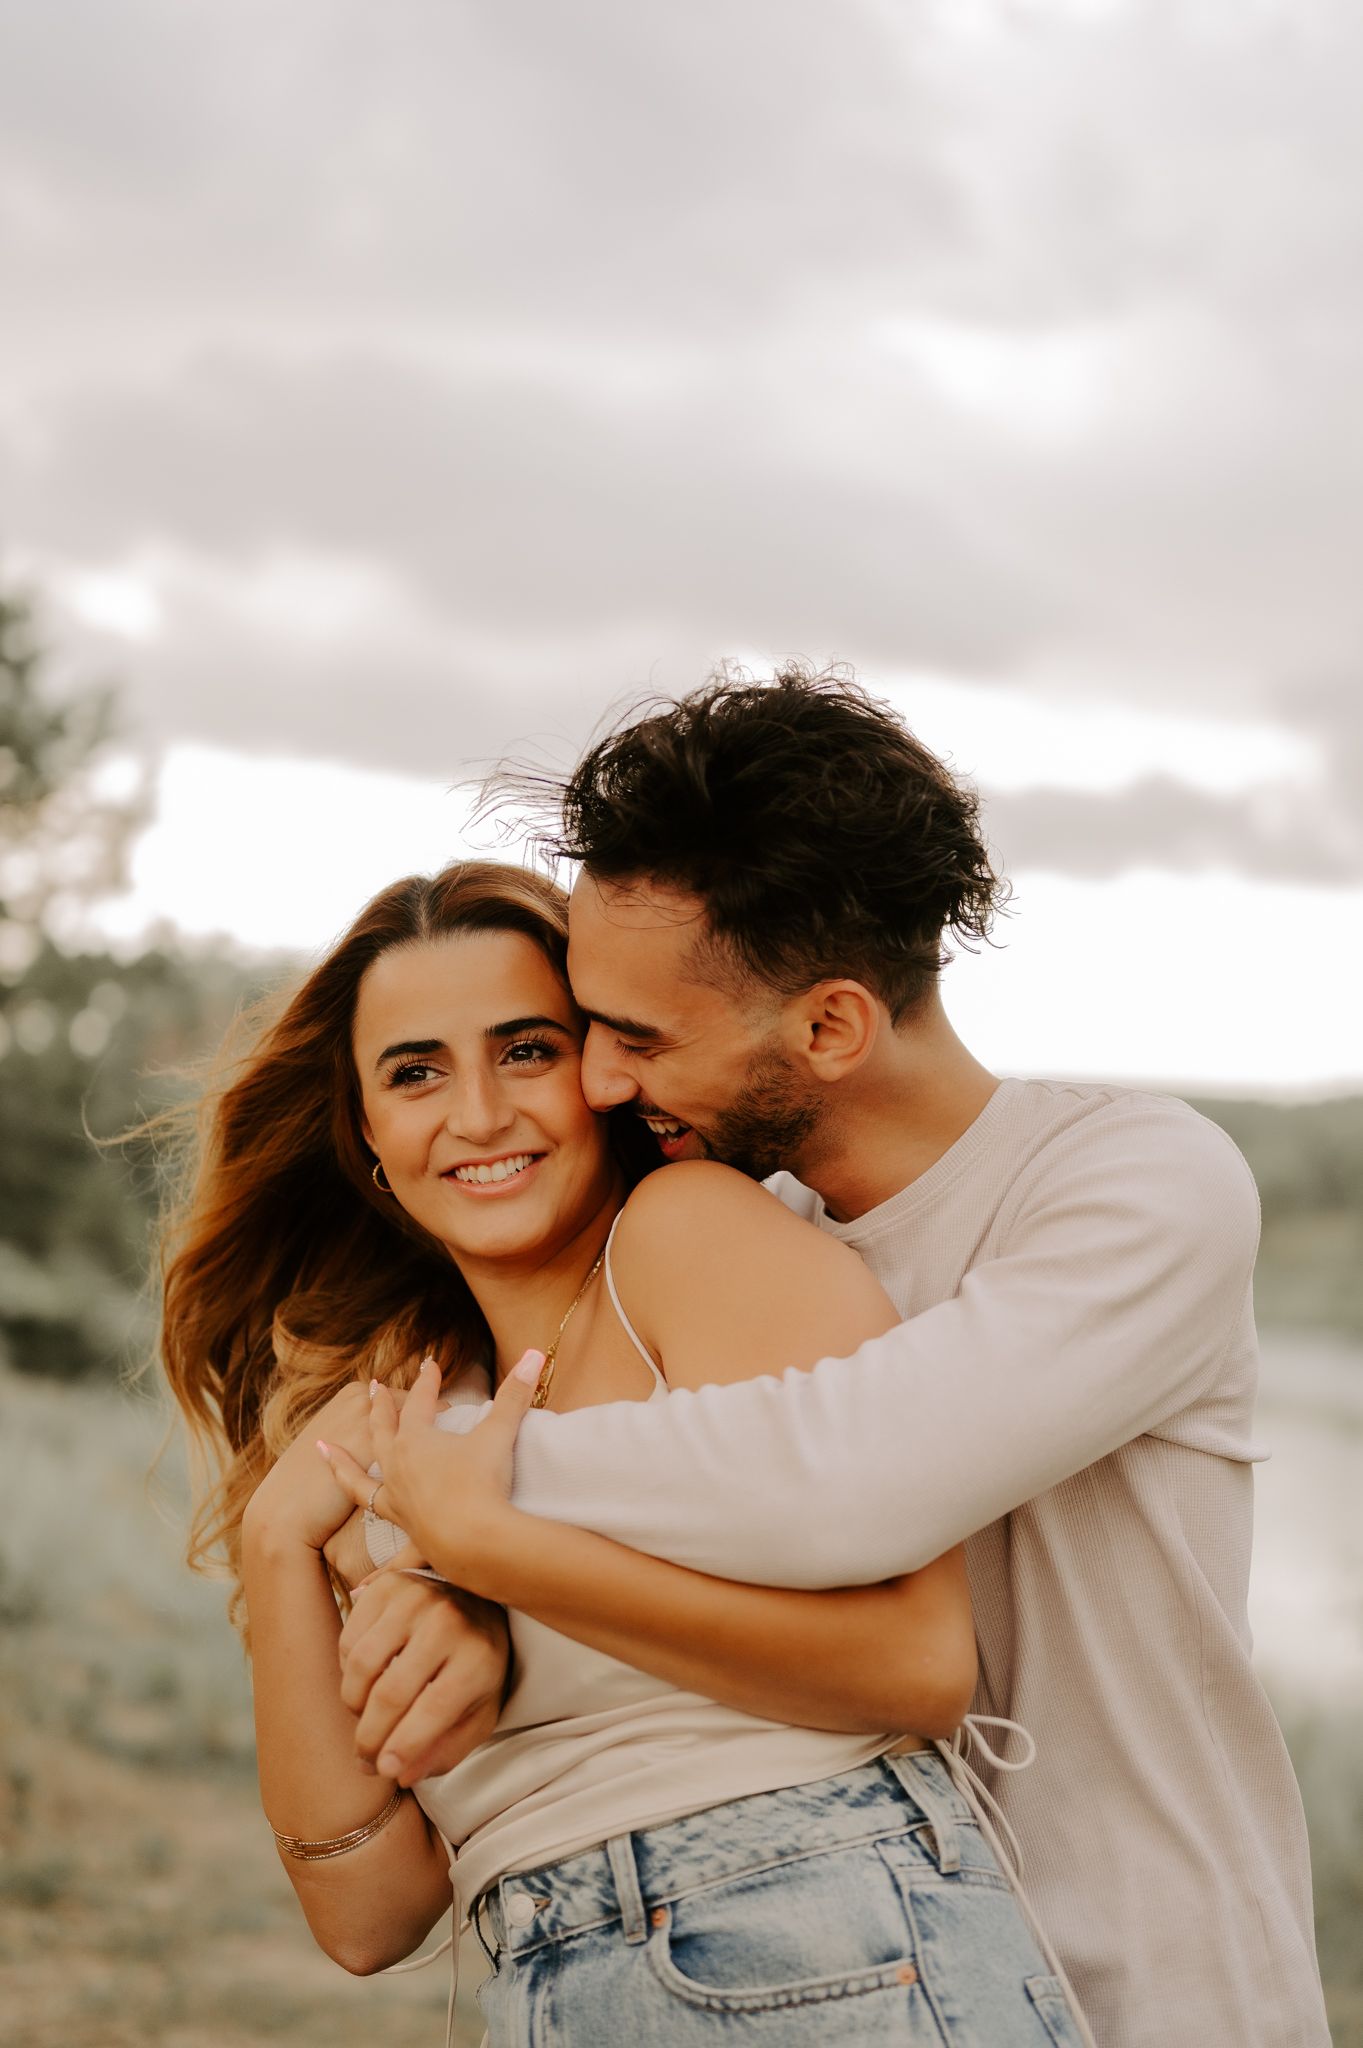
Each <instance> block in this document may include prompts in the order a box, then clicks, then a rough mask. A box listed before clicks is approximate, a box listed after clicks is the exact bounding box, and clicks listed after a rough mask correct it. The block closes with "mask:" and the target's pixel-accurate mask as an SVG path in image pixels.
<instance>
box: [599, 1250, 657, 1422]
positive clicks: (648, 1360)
mask: <svg viewBox="0 0 1363 2048" xmlns="http://www.w3.org/2000/svg"><path fill="white" fill-rule="evenodd" d="M624 1213H625V1212H624V1210H623V1209H622V1210H621V1211H620V1215H619V1216H617V1217H616V1219H615V1221H614V1223H612V1225H611V1228H610V1236H609V1237H608V1238H607V1239H606V1255H605V1258H604V1259H603V1260H602V1271H603V1272H604V1273H605V1276H606V1291H607V1293H608V1294H609V1295H610V1298H611V1307H612V1308H613V1309H614V1310H615V1313H616V1315H617V1316H619V1318H620V1327H621V1329H622V1330H623V1331H624V1333H625V1335H626V1336H627V1337H628V1338H629V1341H630V1343H631V1344H632V1345H633V1346H634V1348H635V1350H636V1351H637V1352H638V1354H639V1356H640V1358H642V1359H643V1361H644V1364H645V1365H646V1366H647V1367H648V1369H649V1371H650V1372H651V1373H652V1375H653V1377H654V1379H655V1380H656V1381H657V1383H658V1385H659V1386H660V1387H662V1388H664V1389H666V1386H667V1381H666V1380H665V1379H664V1378H663V1376H662V1374H661V1373H660V1372H659V1370H658V1368H657V1366H656V1365H655V1364H654V1362H653V1355H652V1353H651V1352H650V1351H649V1348H648V1346H647V1345H646V1344H645V1342H644V1340H643V1338H642V1337H641V1336H640V1335H639V1332H638V1331H637V1330H636V1329H635V1327H634V1325H633V1323H632V1322H631V1321H630V1319H629V1317H628V1316H627V1315H626V1314H625V1311H624V1308H623V1306H622V1304H621V1301H620V1294H619V1290H618V1288H617V1287H616V1285H615V1275H614V1273H613V1272H612V1271H611V1244H612V1241H613V1240H614V1237H615V1233H616V1231H617V1230H618V1229H619V1228H620V1216H623V1215H624Z"/></svg>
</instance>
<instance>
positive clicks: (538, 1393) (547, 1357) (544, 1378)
mask: <svg viewBox="0 0 1363 2048" xmlns="http://www.w3.org/2000/svg"><path fill="white" fill-rule="evenodd" d="M605 1256H606V1247H605V1246H604V1245H602V1247H601V1249H600V1251H599V1252H598V1253H597V1255H596V1258H595V1260H594V1261H593V1264H592V1270H591V1272H590V1273H588V1275H587V1277H586V1279H585V1280H584V1281H583V1283H582V1285H581V1286H580V1287H579V1288H578V1290H577V1293H576V1294H575V1295H574V1296H573V1298H572V1300H571V1301H570V1302H569V1303H568V1306H567V1308H566V1309H565V1310H564V1312H563V1321H562V1322H561V1323H560V1324H559V1326H558V1328H557V1329H556V1330H555V1332H554V1341H553V1343H552V1344H551V1345H550V1346H549V1349H548V1350H547V1351H546V1352H545V1354H544V1364H543V1365H542V1366H541V1367H540V1376H539V1378H538V1379H537V1380H536V1382H535V1391H534V1394H533V1396H532V1397H531V1401H530V1406H531V1407H532V1408H544V1407H547V1406H548V1403H549V1390H550V1388H551V1387H552V1386H553V1384H554V1360H555V1359H556V1358H557V1357H558V1347H559V1344H560V1342H561V1341H562V1337H563V1332H564V1331H565V1330H566V1329H567V1327H568V1325H569V1323H570V1322H571V1321H572V1319H573V1310H574V1309H575V1308H576V1307H577V1305H578V1303H579V1302H580V1301H581V1299H582V1297H583V1295H584V1294H585V1293H586V1292H587V1289H588V1288H589V1287H590V1286H591V1284H592V1282H593V1280H595V1278H596V1276H597V1274H598V1273H599V1272H600V1271H601V1262H602V1260H603V1259H604V1258H605Z"/></svg>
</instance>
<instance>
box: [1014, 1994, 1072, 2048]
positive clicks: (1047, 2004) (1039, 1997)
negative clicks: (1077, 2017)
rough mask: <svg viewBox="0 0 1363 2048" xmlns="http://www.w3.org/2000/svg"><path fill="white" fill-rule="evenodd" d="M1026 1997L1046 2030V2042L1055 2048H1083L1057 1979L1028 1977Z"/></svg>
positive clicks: (1067, 2002)
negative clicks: (1050, 2042)
mask: <svg viewBox="0 0 1363 2048" xmlns="http://www.w3.org/2000/svg"><path fill="white" fill-rule="evenodd" d="M1027 1996H1028V1997H1029V1998H1030V1999H1031V2001H1032V2006H1033V2009H1034V2010H1035V2012H1036V2015H1037V2018H1038V2019H1039V2020H1040V2021H1041V2024H1042V2026H1043V2027H1044V2028H1045V2029H1046V2038H1047V2040H1049V2041H1053V2042H1054V2043H1055V2048H1083V2043H1082V2041H1081V2039H1080V2034H1079V2029H1078V2027H1076V2025H1075V2024H1074V2014H1073V2012H1072V2011H1071V2009H1070V2002H1069V1999H1068V1998H1067V1997H1066V1995H1065V1987H1064V1985H1063V1984H1062V1983H1061V1981H1060V1979H1059V1978H1058V1977H1029V1978H1028V1979H1027Z"/></svg>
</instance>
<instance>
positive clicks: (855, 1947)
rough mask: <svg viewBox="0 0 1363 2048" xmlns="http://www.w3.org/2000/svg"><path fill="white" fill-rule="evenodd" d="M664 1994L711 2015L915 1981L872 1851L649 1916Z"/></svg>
mask: <svg viewBox="0 0 1363 2048" xmlns="http://www.w3.org/2000/svg"><path fill="white" fill-rule="evenodd" d="M648 1957H649V1963H650V1965H651V1967H652V1970H653V1973H654V1975H655V1977H656V1978H657V1981H658V1982H659V1984H660V1985H662V1986H663V1988H664V1989H666V1990H667V1991H669V1992H671V1993H672V1995H673V1996H674V1997H676V1998H679V1999H682V2000H684V2001H685V2002H686V2003H687V2004H688V2005H691V2006H699V2007H703V2008H704V2009H705V2010H707V2011H710V2012H734V2013H739V2012H747V2013H757V2012H762V2011H768V2010H773V2009H776V2008H782V2007H784V2008H789V2007H792V2006H798V2005H814V2004H820V2003H823V2002H825V2001H832V2000H840V1999H846V1998H856V1997H860V1996H863V1995H865V1994H866V1993H868V1992H875V1991H886V1990H890V1989H898V1990H899V1992H900V1993H901V1995H902V1994H903V1993H904V1992H905V1991H907V1990H909V1989H910V1988H911V1987H915V1986H916V1985H917V1983H918V1965H917V1960H916V1958H915V1956H914V1954H913V1947H912V1939H911V1935H910V1931H909V1928H908V1925H907V1922H906V1920H905V1917H904V1914H903V1911H902V1908H901V1906H900V1904H899V1900H898V1898H897V1896H896V1895H895V1893H894V1890H893V1887H892V1886H891V1885H890V1884H888V1883H887V1882H886V1873H885V1870H884V1865H883V1864H881V1862H880V1860H879V1858H878V1857H877V1856H876V1855H875V1851H874V1849H869V1850H868V1849H864V1848H863V1849H858V1850H854V1851H845V1852H838V1851H826V1852H824V1853H823V1854H820V1855H816V1856H811V1857H805V1858H801V1859H799V1860H797V1861H795V1862H792V1863H785V1864H782V1865H780V1866H779V1867H778V1868H776V1869H772V1870H765V1871H756V1872H753V1873H751V1874H749V1875H748V1876H746V1877H742V1878H735V1879H731V1880H729V1881H728V1882H725V1883H722V1884H716V1885H711V1886H708V1887H707V1888H706V1889H705V1890H703V1891H699V1892H693V1893H690V1894H688V1895H687V1896H685V1897H683V1898H681V1899H678V1900H674V1901H673V1903H672V1904H671V1905H670V1906H668V1907H665V1908H663V1909H661V1910H659V1911H657V1912H655V1914H654V1916H653V1934H652V1936H651V1938H650V1940H649V1944H648Z"/></svg>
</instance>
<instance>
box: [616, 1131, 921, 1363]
mask: <svg viewBox="0 0 1363 2048" xmlns="http://www.w3.org/2000/svg"><path fill="white" fill-rule="evenodd" d="M612 1271H613V1274H614V1277H615V1281H616V1285H617V1287H618V1288H619V1290H620V1294H621V1298H622V1300H623V1302H624V1305H625V1308H626V1311H627V1313H628V1314H629V1316H630V1319H631V1321H633V1322H634V1323H635V1324H636V1326H637V1327H638V1329H639V1331H640V1332H641V1334H642V1335H643V1337H644V1339H645V1341H646V1343H648V1345H649V1346H650V1348H651V1349H653V1350H654V1351H655V1352H656V1353H657V1355H658V1356H659V1357H661V1358H662V1359H663V1362H664V1370H665V1371H666V1374H667V1378H668V1380H669V1383H671V1384H673V1385H696V1384H702V1383H705V1382H709V1381H713V1380H717V1379H731V1378H739V1377H744V1376H746V1375H747V1374H749V1373H752V1372H755V1371H763V1370H765V1371H780V1370H782V1368H783V1367H784V1366H787V1365H812V1364H814V1363H815V1362H816V1360H817V1359H818V1358H821V1357H825V1356H828V1355H830V1353H832V1352H835V1351H837V1350H838V1349H839V1348H844V1349H846V1350H849V1351H850V1350H855V1349H856V1347H857V1345H858V1344H860V1343H861V1342H862V1341H863V1340H864V1339H865V1338H866V1337H867V1336H871V1335H874V1334H876V1332H877V1331H879V1330H884V1329H888V1328H889V1327H890V1325H891V1324H892V1323H893V1322H894V1321H895V1320H896V1317H895V1314H894V1311H893V1309H892V1308H891V1307H890V1305H889V1303H888V1300H887V1298H886V1296H885V1295H884V1293H883V1292H882V1290H881V1288H880V1286H879V1284H878V1283H877V1282H876V1281H875V1280H874V1279H873V1277H872V1276H871V1274H870V1273H869V1272H868V1271H867V1269H866V1267H865V1266H864V1265H863V1264H862V1262H861V1260H860V1259H859V1258H858V1257H857V1255H856V1253H855V1252H853V1251H852V1250H851V1249H850V1248H849V1247H848V1246H847V1245H844V1244H841V1243H840V1242H839V1241H838V1240H837V1239H836V1238H834V1237H830V1236H829V1235H828V1234H827V1233H826V1232H824V1231H821V1230H819V1229H818V1228H817V1227H816V1226H815V1225H814V1224H812V1223H809V1222H807V1221H805V1219H804V1218H802V1217H800V1216H796V1215H795V1214H794V1213H793V1212H792V1211H791V1210H790V1209H788V1208H787V1207H786V1206H785V1204H784V1203H783V1202H782V1201H780V1200H779V1199H778V1197H777V1196H775V1195H773V1194H771V1193H770V1192H769V1191H768V1190H767V1189H766V1188H764V1187H763V1186H762V1185H761V1184H760V1182H757V1181H754V1180H750V1179H749V1178H748V1177H747V1175H746V1174H742V1173H739V1172H737V1171H736V1170H735V1169H734V1168H733V1167H729V1166H722V1165H720V1164H718V1162H716V1161H711V1160H678V1161H676V1162H675V1163H674V1164H672V1165H670V1166H664V1167H660V1168H659V1169H658V1170H657V1171H656V1172H655V1173H651V1174H650V1175H649V1176H648V1178H647V1179H646V1180H644V1181H642V1182H641V1183H640V1184H639V1186H638V1187H637V1188H636V1189H635V1190H634V1192H633V1194H631V1196H630V1198H629V1200H628V1202H627V1203H626V1204H625V1208H624V1210H623V1211H622V1213H621V1218H620V1227H619V1230H618V1232H617V1236H616V1242H615V1246H614V1247H613V1250H612ZM759 1332H760V1333H763V1334H764V1335H765V1336H767V1337H770V1338H771V1339H773V1344H772V1349H771V1352H770V1353H769V1354H768V1355H766V1357H765V1360H764V1362H758V1361H756V1360H754V1359H753V1357H752V1350H751V1346H752V1343H753V1341H754V1340H755V1338H756V1337H757V1335H758V1333H759ZM806 1336H807V1337H808V1339H809V1342H808V1343H806V1342H805V1341H804V1339H805V1337H806ZM844 1339H845V1340H846V1341H845V1342H844ZM811 1345H812V1349H811ZM806 1352H808V1353H809V1355H808V1356H806V1355H804V1354H805V1353H806Z"/></svg>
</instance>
